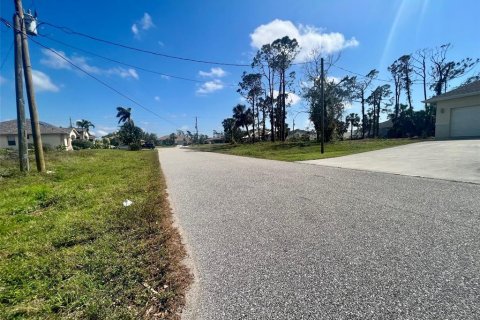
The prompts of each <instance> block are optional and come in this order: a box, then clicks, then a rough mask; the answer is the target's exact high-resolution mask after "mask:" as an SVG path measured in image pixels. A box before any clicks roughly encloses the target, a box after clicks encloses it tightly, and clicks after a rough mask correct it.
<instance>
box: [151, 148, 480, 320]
mask: <svg viewBox="0 0 480 320" xmlns="http://www.w3.org/2000/svg"><path fill="white" fill-rule="evenodd" d="M160 161H161V166H162V169H163V172H164V174H165V177H166V181H167V186H168V192H169V194H170V198H171V203H172V207H173V210H174V214H175V216H176V219H177V220H178V223H179V225H180V228H181V233H182V235H183V237H184V239H185V241H186V243H187V246H188V250H189V252H190V256H191V262H192V264H193V270H194V273H195V276H196V281H195V284H194V285H193V286H192V289H191V290H190V292H189V295H188V302H187V307H186V309H185V311H184V313H183V316H182V318H183V319H357V318H361V319H365V318H370V319H440V318H441V319H479V318H480V236H479V235H480V230H479V229H480V196H479V194H480V185H476V184H468V183H459V182H450V181H445V180H434V179H424V178H417V177H409V176H399V175H391V174H384V173H374V172H364V171H357V170H349V169H340V168H333V167H324V166H314V165H307V164H300V163H287V162H279V161H269V160H260V159H252V158H244V157H235V156H229V155H221V154H215V153H202V152H193V151H188V150H186V149H161V151H160Z"/></svg>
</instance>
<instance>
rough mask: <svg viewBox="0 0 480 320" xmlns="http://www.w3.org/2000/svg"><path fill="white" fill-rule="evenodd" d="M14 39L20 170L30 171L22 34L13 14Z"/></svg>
mask: <svg viewBox="0 0 480 320" xmlns="http://www.w3.org/2000/svg"><path fill="white" fill-rule="evenodd" d="M13 25H14V28H13V40H14V42H15V44H14V46H15V48H14V52H15V95H16V100H17V128H18V158H19V160H20V171H29V169H30V168H29V164H28V142H27V130H26V129H25V100H24V99H23V74H22V73H23V70H22V35H21V32H20V30H21V27H20V18H19V17H18V15H17V14H14V15H13Z"/></svg>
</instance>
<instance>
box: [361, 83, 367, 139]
mask: <svg viewBox="0 0 480 320" xmlns="http://www.w3.org/2000/svg"><path fill="white" fill-rule="evenodd" d="M364 95H365V90H363V89H362V139H365V120H366V119H365V97H364Z"/></svg>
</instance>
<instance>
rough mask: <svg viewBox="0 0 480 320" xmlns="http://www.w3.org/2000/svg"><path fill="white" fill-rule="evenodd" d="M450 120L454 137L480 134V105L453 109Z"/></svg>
mask: <svg viewBox="0 0 480 320" xmlns="http://www.w3.org/2000/svg"><path fill="white" fill-rule="evenodd" d="M450 122H451V127H450V136H451V137H452V138H461V137H478V136H480V105H478V106H473V107H463V108H454V109H452V114H451V120H450Z"/></svg>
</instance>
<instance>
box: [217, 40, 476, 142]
mask: <svg viewBox="0 0 480 320" xmlns="http://www.w3.org/2000/svg"><path fill="white" fill-rule="evenodd" d="M451 48H452V46H451V44H445V45H441V46H439V47H436V48H428V49H421V50H418V51H416V52H415V53H413V54H405V55H402V56H400V57H399V58H398V59H396V60H395V61H393V63H392V64H391V65H390V66H388V68H387V71H388V72H389V74H390V76H391V78H390V79H388V80H385V79H379V78H378V75H379V71H378V70H376V69H373V70H371V71H369V72H368V73H367V74H365V75H364V76H362V75H355V76H351V75H349V76H345V77H343V78H340V79H338V78H335V77H330V76H329V74H330V69H331V67H334V66H335V64H336V63H337V62H338V60H339V55H328V56H324V55H322V53H321V52H318V51H315V52H312V53H311V56H310V59H309V61H308V62H306V63H303V68H304V79H302V81H300V83H301V84H302V85H300V88H299V91H300V92H301V96H302V97H303V98H304V99H305V100H306V101H307V102H308V110H306V112H307V113H308V114H309V119H310V121H311V122H312V124H313V127H314V129H315V132H316V136H317V140H320V138H321V132H322V123H321V118H322V105H321V99H320V96H321V95H320V93H321V92H320V88H321V86H320V83H321V79H322V78H321V76H322V72H321V65H320V64H321V63H320V61H321V58H322V56H323V57H324V60H325V68H324V73H323V83H324V101H325V108H323V112H324V114H323V116H324V119H325V120H324V121H325V130H324V132H325V141H331V140H335V139H343V136H344V134H345V133H346V132H347V130H348V128H349V126H350V129H351V132H350V134H351V136H352V137H353V129H354V128H356V129H357V130H356V137H357V138H367V137H368V138H375V137H378V136H379V135H380V134H381V132H380V119H381V117H382V114H386V115H387V118H388V119H390V120H391V121H392V127H391V129H390V130H389V131H388V133H387V135H388V136H389V137H395V138H400V137H412V136H423V137H427V136H433V135H434V134H435V106H434V105H429V104H427V103H424V105H423V108H421V109H420V110H416V111H415V110H414V104H415V103H414V101H413V85H414V84H418V85H420V86H421V87H422V91H423V92H422V95H423V100H427V99H428V97H429V96H432V95H439V94H442V93H444V92H446V91H447V89H448V86H449V84H450V83H451V81H452V80H454V79H459V78H465V77H466V75H468V74H469V72H470V71H471V70H473V68H475V66H477V64H478V63H479V59H473V58H469V57H466V58H463V59H460V60H453V59H450V58H449V57H448V55H449V51H450V50H451ZM298 53H299V46H298V42H297V41H296V40H295V39H290V38H289V37H283V38H281V39H277V40H275V41H274V42H272V43H271V44H266V45H264V46H262V48H260V50H258V52H257V53H256V55H255V57H254V59H253V61H252V64H251V66H252V70H253V72H251V73H247V72H244V73H243V75H242V78H241V81H240V82H239V85H238V90H237V92H238V93H239V94H240V95H241V96H242V97H243V98H244V99H245V101H246V103H247V104H248V106H246V105H244V104H238V105H237V106H235V107H234V108H233V109H232V117H230V118H227V119H225V120H223V122H222V125H223V128H224V132H225V139H226V140H227V141H233V142H240V141H245V140H248V141H251V142H255V141H266V140H270V141H276V140H279V141H285V140H286V138H287V136H288V132H289V128H288V125H287V123H286V117H287V111H288V108H289V107H290V104H289V100H288V92H294V88H293V84H294V80H295V72H294V71H290V69H291V67H292V65H293V63H294V60H295V58H296V56H297V54H298ZM479 79H480V73H479V74H477V75H474V76H470V77H469V78H467V79H466V80H465V81H464V82H463V84H467V83H470V82H472V81H475V80H479ZM379 83H380V84H379ZM377 84H379V85H377ZM353 103H359V104H360V105H361V114H360V115H358V114H356V113H352V114H349V115H348V116H347V117H346V118H344V114H345V109H346V107H347V106H348V105H351V104H353ZM417 103H418V102H417Z"/></svg>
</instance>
